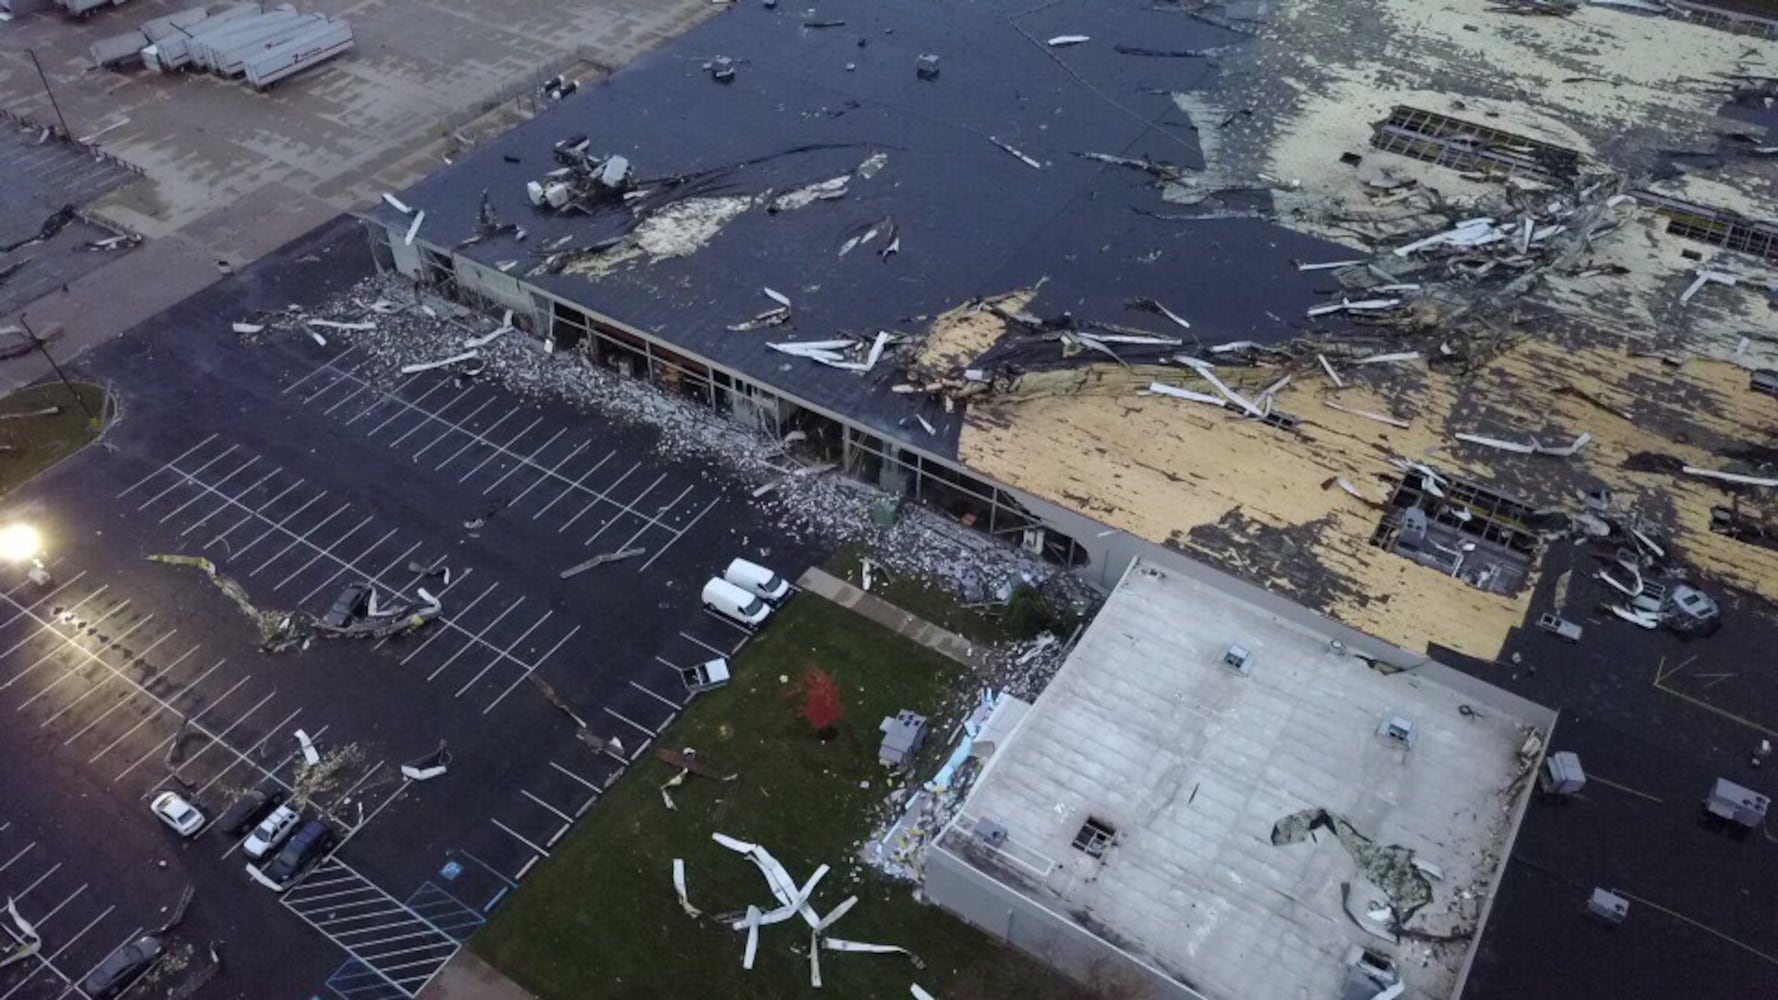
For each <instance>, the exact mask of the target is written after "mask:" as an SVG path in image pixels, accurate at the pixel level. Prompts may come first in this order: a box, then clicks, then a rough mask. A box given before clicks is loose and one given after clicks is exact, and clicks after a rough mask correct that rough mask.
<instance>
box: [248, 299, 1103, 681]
mask: <svg viewBox="0 0 1778 1000" xmlns="http://www.w3.org/2000/svg"><path fill="white" fill-rule="evenodd" d="M255 320H256V322H262V323H263V324H264V326H265V328H266V333H264V334H263V335H261V336H260V337H256V338H253V339H261V337H269V336H277V335H285V334H290V333H294V334H296V335H301V336H306V333H304V332H303V331H304V330H306V329H308V328H311V327H314V326H323V328H325V329H327V330H328V331H329V332H330V333H332V334H335V335H336V337H335V340H336V343H335V346H336V347H338V348H339V349H340V350H345V349H346V348H347V347H348V346H351V347H354V348H356V349H358V350H359V351H361V352H367V353H368V354H369V355H371V359H370V360H371V361H372V363H371V364H370V365H369V366H368V367H367V368H365V369H363V370H362V371H361V373H360V374H361V377H363V378H365V379H367V380H370V381H372V382H374V383H377V384H381V385H384V386H391V385H394V384H396V383H398V382H400V381H401V380H403V379H404V378H406V377H408V376H405V375H403V374H402V370H403V369H408V370H409V371H410V372H412V371H424V370H426V369H427V368H428V367H429V366H433V365H436V364H437V363H438V362H441V361H447V360H448V361H450V362H451V363H450V364H448V365H442V366H439V367H438V369H437V370H439V371H443V372H453V373H455V374H457V375H459V376H463V377H475V378H480V379H488V380H492V381H495V382H498V383H499V384H501V385H502V386H504V387H505V388H507V389H509V390H511V391H513V392H516V393H518V394H519V395H521V396H526V397H530V398H536V399H545V398H548V399H560V400H566V401H569V402H573V403H578V404H581V405H586V406H590V407H593V408H595V409H597V410H598V411H600V415H601V416H603V417H606V418H608V419H613V420H619V421H624V422H630V423H639V424H643V425H646V426H649V427H652V428H654V429H655V430H656V431H657V432H658V433H659V435H660V437H659V440H658V441H657V443H656V445H655V447H656V450H658V451H660V452H662V453H664V454H668V455H675V456H682V457H691V458H697V459H700V460H702V461H705V462H708V463H712V464H720V465H721V466H724V467H726V468H728V469H730V470H732V471H733V472H734V473H736V474H737V475H738V476H739V477H740V478H741V479H742V480H744V481H746V482H748V483H750V484H753V486H754V487H756V488H754V489H753V490H752V493H753V495H754V501H755V503H756V504H757V505H758V506H759V507H760V508H761V509H762V510H764V511H765V512H767V513H768V514H771V515H773V516H774V517H776V518H777V519H778V520H779V521H780V524H781V526H782V527H783V528H784V529H785V530H787V531H788V532H789V533H790V534H791V536H792V538H793V539H795V540H799V541H800V540H802V539H803V538H805V537H812V538H816V539H820V540H823V541H826V542H830V543H836V544H842V543H851V542H857V543H861V544H863V545H865V546H867V547H869V548H872V549H874V550H876V555H875V556H874V558H876V559H877V560H878V561H879V562H881V563H882V564H883V565H884V566H885V567H886V568H887V569H888V571H889V572H891V573H902V574H911V575H916V576H920V577H923V578H925V579H929V580H933V581H937V582H939V583H941V584H942V585H944V586H947V587H949V588H951V589H952V590H953V591H954V592H955V593H956V594H957V596H958V597H959V599H960V600H962V601H964V602H965V603H979V604H993V603H1004V602H1005V601H1006V600H1008V599H1009V598H1010V597H1011V595H1012V592H1013V590H1014V589H1016V588H1017V587H1018V586H1020V585H1021V584H1024V585H1029V586H1031V587H1034V588H1036V589H1037V590H1038V591H1039V593H1040V594H1041V595H1042V596H1043V597H1044V599H1045V600H1046V601H1047V602H1048V603H1049V604H1050V605H1051V606H1052V607H1058V608H1064V607H1065V608H1072V609H1076V610H1080V609H1085V608H1087V607H1090V606H1091V605H1093V604H1094V603H1096V602H1097V600H1098V595H1097V594H1096V593H1095V592H1094V591H1093V590H1092V588H1091V587H1089V586H1088V585H1086V584H1085V583H1083V582H1081V581H1080V580H1078V579H1076V578H1075V577H1073V576H1072V575H1070V574H1067V573H1065V572H1063V571H1062V570H1061V569H1060V568H1059V567H1057V566H1054V565H1051V564H1049V563H1046V562H1044V561H1043V560H1041V559H1039V558H1037V557H1035V556H1033V555H1031V554H1029V553H1027V552H1024V551H1023V550H1021V549H1018V548H1016V547H1014V546H1012V545H1009V544H1006V543H1004V542H1001V541H997V540H995V539H992V538H990V537H988V536H987V535H985V534H982V533H980V532H977V531H974V530H972V529H969V528H966V527H964V526H963V525H961V524H959V523H957V522H955V521H953V520H951V519H950V518H948V517H945V516H944V515H943V514H940V513H938V512H936V511H934V510H931V509H929V508H926V507H923V506H920V505H918V504H911V503H910V504H905V505H903V506H902V507H901V509H900V511H899V513H898V515H897V516H896V517H895V520H894V522H893V524H891V525H890V526H888V527H883V526H881V525H879V524H877V523H876V522H875V521H873V519H872V513H873V509H881V508H882V507H883V505H891V506H892V505H893V504H894V499H893V497H892V496H891V495H890V494H888V493H886V492H884V491H882V490H879V489H876V488H875V487H872V486H870V485H869V484H866V483H863V482H860V481H858V480H855V479H851V478H848V477H845V476H843V475H837V474H824V473H825V472H826V471H827V469H826V467H821V466H803V465H800V464H799V463H798V462H797V461H796V460H795V459H794V458H793V457H791V455H790V454H789V453H788V451H787V447H788V446H787V443H786V442H778V441H772V440H770V439H768V438H766V437H764V436H762V435H761V434H759V433H758V432H757V431H754V430H750V429H748V428H746V427H743V426H741V425H739V424H737V423H735V422H733V421H731V420H728V419H725V418H724V417H723V416H722V415H720V414H718V413H715V412H714V411H712V410H710V409H707V408H705V407H704V406H701V405H699V404H698V403H697V402H695V401H693V400H690V399H686V398H683V397H679V396H675V395H673V394H671V393H667V392H663V391H661V390H660V389H657V388H655V387H654V386H651V385H649V384H648V383H647V382H645V381H642V380H640V379H633V378H626V377H623V376H620V375H618V374H616V373H615V372H610V371H606V370H604V369H602V368H599V367H597V366H595V365H594V364H592V363H591V362H590V361H589V360H587V359H586V358H585V357H584V356H582V355H580V354H579V353H577V352H572V351H559V352H555V353H550V352H548V351H545V350H543V349H541V348H540V346H539V344H538V341H537V340H536V339H535V338H534V337H532V336H529V335H516V334H515V335H510V336H502V337H497V338H494V339H491V340H490V339H489V338H488V334H490V333H493V332H495V331H498V330H502V329H504V328H505V327H507V326H510V324H511V319H510V318H506V319H498V318H496V317H491V316H478V315H476V314H474V313H472V312H471V311H470V310H468V309H467V308H465V307H463V306H460V305H456V304H454V303H451V302H449V301H447V300H445V299H441V298H438V297H435V296H432V295H428V294H421V295H416V294H415V291H414V288H413V285H412V284H411V283H409V282H408V281H406V280H405V279H402V278H400V277H397V276H392V275H386V276H379V277H376V278H370V279H366V280H365V281H363V282H360V283H359V284H358V285H357V286H355V287H354V288H352V289H350V290H348V291H347V292H345V293H342V294H341V295H339V296H337V297H336V298H335V299H333V300H332V301H330V302H328V303H325V304H323V305H321V306H317V307H315V308H312V309H308V310H299V309H295V308H292V309H291V310H289V311H287V312H283V313H275V314H272V315H270V316H266V317H255ZM244 339H245V338H244ZM470 344H474V345H475V346H474V347H473V348H471V347H469V346H468V345H470ZM470 355H473V356H470ZM796 437H798V435H794V434H793V435H792V438H796ZM794 443H795V441H794V440H793V441H791V442H789V443H788V444H794ZM1019 687H1020V688H1022V685H1021V686H1019ZM1015 689H1018V688H1015Z"/></svg>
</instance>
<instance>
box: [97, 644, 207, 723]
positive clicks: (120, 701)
mask: <svg viewBox="0 0 1778 1000" xmlns="http://www.w3.org/2000/svg"><path fill="white" fill-rule="evenodd" d="M202 645H203V644H202V643H199V644H198V645H197V646H193V647H191V648H190V649H188V650H186V651H185V652H183V653H180V654H179V657H178V659H175V660H174V661H173V662H171V663H169V664H167V665H166V666H165V667H162V668H161V670H160V672H159V673H156V674H155V675H154V676H153V677H150V678H148V679H147V680H145V681H143V682H142V684H143V686H144V687H152V686H153V685H154V683H155V682H156V681H159V680H161V679H163V678H165V677H166V676H167V675H168V674H170V673H172V672H173V670H174V669H175V668H177V667H178V666H179V665H180V664H181V663H184V662H185V658H186V657H188V656H190V655H191V654H193V653H195V652H197V651H198V648H199V646H202ZM135 696H136V693H135V692H134V691H131V692H129V693H127V694H125V695H124V696H123V697H122V698H119V699H118V700H117V701H116V702H113V703H112V705H111V707H110V708H107V709H106V710H105V711H104V712H103V713H101V714H100V715H99V716H98V717H97V718H95V719H93V721H91V722H89V723H87V724H86V725H84V726H81V727H80V729H78V730H77V731H75V733H74V735H72V736H70V737H68V738H67V739H65V740H63V741H62V745H63V746H70V745H72V744H73V742H74V741H75V740H77V739H80V738H81V737H82V736H85V735H86V733H87V730H89V729H91V728H93V727H94V726H96V725H98V724H99V723H101V722H104V721H105V720H106V719H107V718H109V717H110V715H111V713H112V712H115V711H117V710H118V709H120V708H122V707H124V706H125V705H127V704H129V701H130V699H131V698H134V697H135Z"/></svg>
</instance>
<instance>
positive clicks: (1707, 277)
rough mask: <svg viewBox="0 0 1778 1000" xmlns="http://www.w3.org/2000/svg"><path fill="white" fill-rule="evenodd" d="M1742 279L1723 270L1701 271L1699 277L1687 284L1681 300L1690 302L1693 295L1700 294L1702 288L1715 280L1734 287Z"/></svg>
mask: <svg viewBox="0 0 1778 1000" xmlns="http://www.w3.org/2000/svg"><path fill="white" fill-rule="evenodd" d="M1740 280H1741V279H1739V278H1737V277H1735V276H1734V275H1732V274H1728V273H1725V272H1723V271H1699V272H1698V276H1697V278H1695V279H1693V281H1692V283H1691V284H1690V285H1689V286H1687V288H1686V290H1685V291H1683V292H1680V293H1679V301H1681V302H1690V301H1691V300H1692V296H1694V295H1696V294H1698V292H1699V290H1700V289H1702V288H1703V287H1704V286H1705V285H1708V284H1711V283H1713V282H1714V283H1715V284H1718V285H1727V286H1729V287H1730V288H1733V287H1735V284H1736V283H1737V282H1739V281H1740Z"/></svg>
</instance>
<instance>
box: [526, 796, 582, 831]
mask: <svg viewBox="0 0 1778 1000" xmlns="http://www.w3.org/2000/svg"><path fill="white" fill-rule="evenodd" d="M519 794H520V795H523V796H524V797H525V798H527V799H530V800H531V801H532V802H535V803H537V804H538V805H540V806H542V807H543V808H545V809H548V810H549V811H550V812H551V813H553V814H555V817H556V818H557V819H559V820H561V821H562V822H564V823H572V822H574V817H572V816H570V815H568V814H567V813H565V812H563V811H562V810H560V809H557V808H556V807H555V806H552V805H550V804H549V803H548V802H545V801H543V800H542V799H540V798H538V797H537V796H535V795H532V794H531V793H530V792H528V791H526V790H525V789H523V788H521V789H519Z"/></svg>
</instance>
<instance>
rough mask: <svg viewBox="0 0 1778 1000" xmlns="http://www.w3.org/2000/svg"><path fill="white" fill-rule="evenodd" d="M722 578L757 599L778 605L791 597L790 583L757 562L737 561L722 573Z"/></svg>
mask: <svg viewBox="0 0 1778 1000" xmlns="http://www.w3.org/2000/svg"><path fill="white" fill-rule="evenodd" d="M722 578H723V579H724V580H727V581H728V582H730V583H732V584H734V585H735V586H737V587H740V588H741V589H742V590H745V591H747V592H748V593H749V594H752V595H753V596H755V597H763V598H765V599H766V600H768V601H771V602H772V603H773V604H777V603H778V602H779V601H782V600H783V599H784V598H786V597H788V596H790V581H788V580H786V579H784V578H783V577H781V576H779V575H778V574H776V573H774V572H772V571H771V570H769V569H766V568H765V567H764V566H761V565H760V564H758V563H755V562H748V561H747V560H745V559H736V560H734V561H733V562H731V563H729V564H728V569H725V570H723V571H722Z"/></svg>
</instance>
